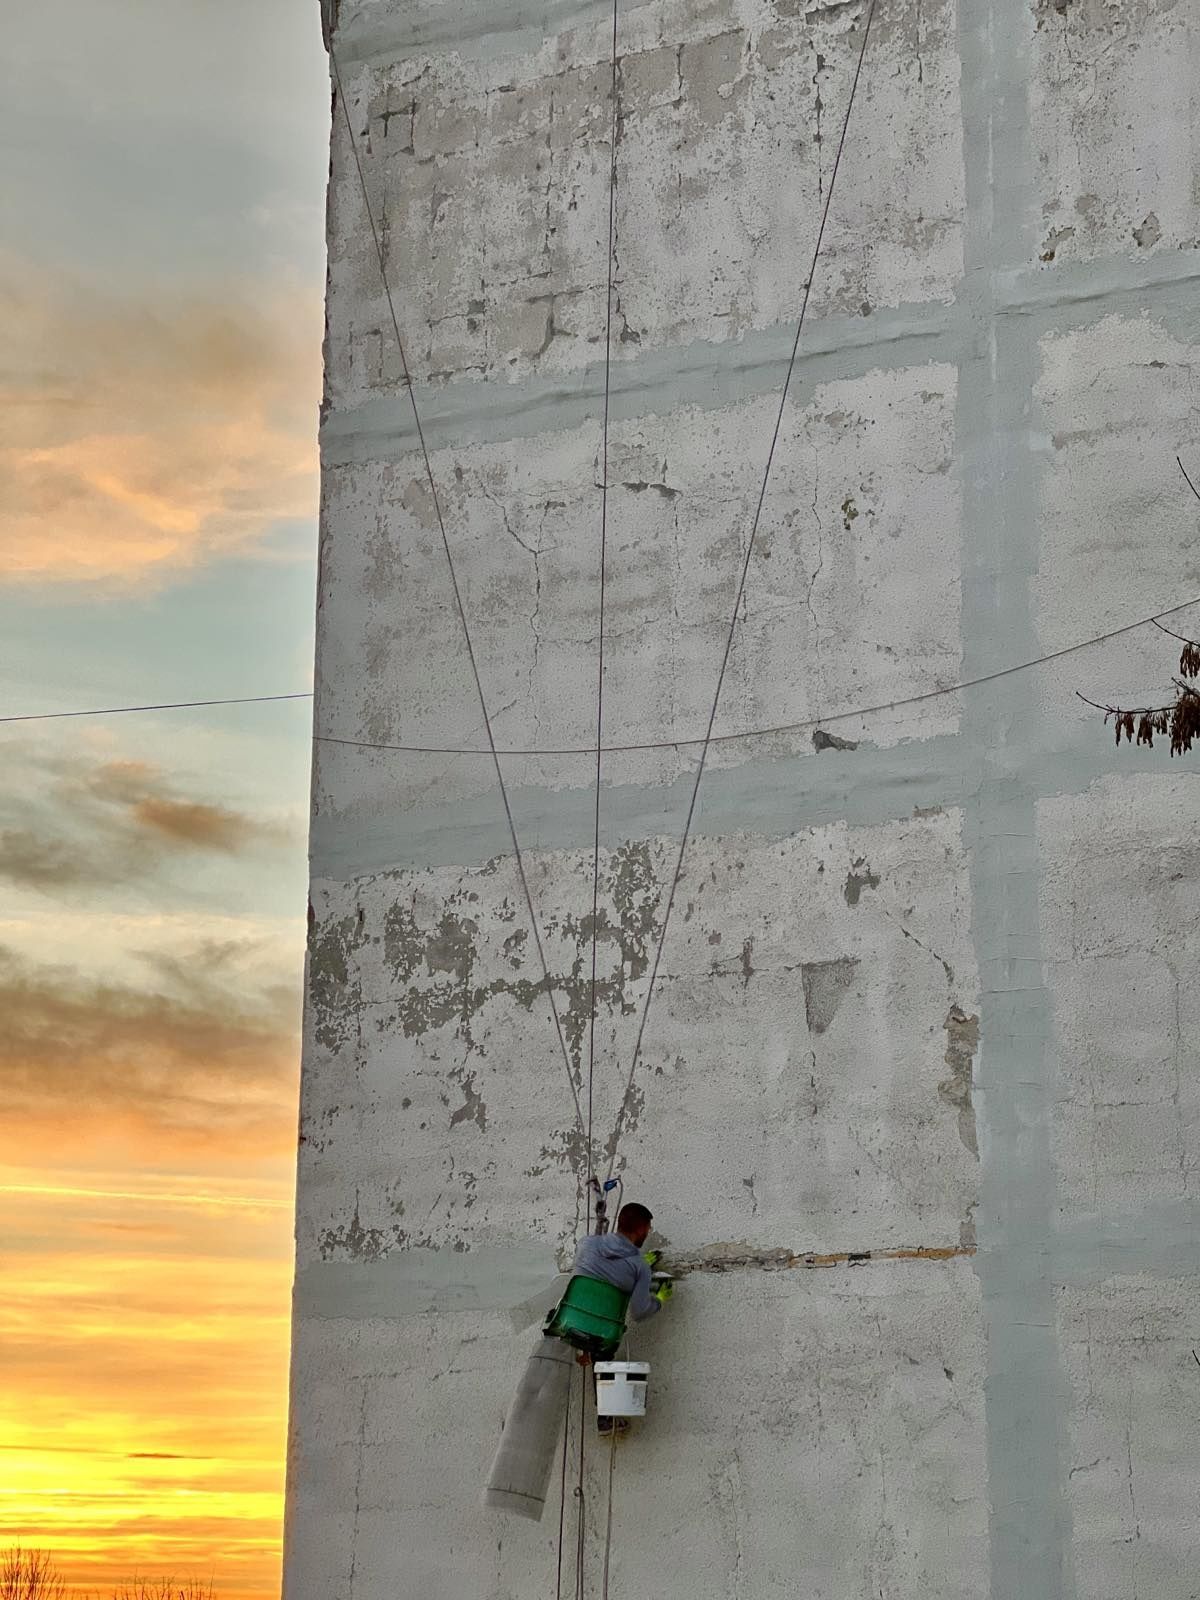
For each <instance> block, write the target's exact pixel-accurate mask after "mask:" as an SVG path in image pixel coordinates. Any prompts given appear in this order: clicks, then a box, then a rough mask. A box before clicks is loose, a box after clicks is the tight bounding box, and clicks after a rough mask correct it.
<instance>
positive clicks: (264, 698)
mask: <svg viewBox="0 0 1200 1600" xmlns="http://www.w3.org/2000/svg"><path fill="white" fill-rule="evenodd" d="M1163 614H1164V616H1165V615H1166V613H1165V612H1164V613H1163ZM311 699H312V690H311V689H300V690H297V692H296V693H295V694H243V695H237V696H235V697H234V698H233V699H230V700H164V701H163V702H162V703H161V704H159V705H144V706H98V707H96V708H95V709H94V710H87V711H31V712H24V713H21V714H19V715H17V716H11V717H0V722H57V721H59V720H61V719H62V718H63V717H129V716H133V715H134V714H135V713H136V712H139V711H191V710H192V709H193V708H195V707H197V706H261V705H270V704H272V703H273V702H275V701H277V700H311Z"/></svg>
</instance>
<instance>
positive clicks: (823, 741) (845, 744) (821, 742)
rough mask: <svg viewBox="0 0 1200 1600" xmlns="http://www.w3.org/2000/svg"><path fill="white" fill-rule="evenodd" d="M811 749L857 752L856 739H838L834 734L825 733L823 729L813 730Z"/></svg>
mask: <svg viewBox="0 0 1200 1600" xmlns="http://www.w3.org/2000/svg"><path fill="white" fill-rule="evenodd" d="M812 742H813V749H814V750H817V751H820V750H857V749H858V740H857V739H839V738H838V736H837V734H836V733H826V732H825V730H824V728H814V729H813V736H812Z"/></svg>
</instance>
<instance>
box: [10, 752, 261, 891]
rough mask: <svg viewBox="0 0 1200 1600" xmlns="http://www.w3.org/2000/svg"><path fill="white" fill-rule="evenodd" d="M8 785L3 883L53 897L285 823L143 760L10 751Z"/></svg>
mask: <svg viewBox="0 0 1200 1600" xmlns="http://www.w3.org/2000/svg"><path fill="white" fill-rule="evenodd" d="M8 777H9V784H8V787H7V788H6V789H5V790H4V791H3V792H0V880H6V881H7V882H9V883H11V884H13V885H15V886H17V887H20V888H26V889H35V890H39V891H41V892H43V893H47V894H54V893H58V892H61V891H66V890H71V889H99V888H105V887H108V886H112V885H116V884H127V883H131V882H139V881H144V880H146V879H149V878H152V877H154V876H155V874H156V873H158V872H159V871H160V870H161V869H162V868H163V866H164V865H165V864H166V863H167V862H169V861H170V859H171V858H173V857H181V856H186V855H197V854H204V853H208V854H219V855H227V856H229V855H243V854H247V853H249V852H251V851H254V850H261V849H263V848H266V847H270V846H273V845H278V844H280V843H282V842H283V841H284V839H285V838H286V837H287V835H286V831H285V830H284V829H283V828H281V827H280V826H279V825H278V824H277V823H274V822H270V821H267V820H265V819H263V818H260V817H254V816H252V815H250V814H249V813H248V812H245V811H240V810H237V809H236V808H234V807H230V806H224V805H220V804H216V803H214V802H211V801H207V800H201V799H198V798H195V797H192V796H189V795H185V794H181V793H180V792H179V791H178V790H177V788H176V787H175V786H174V785H173V784H172V783H171V782H170V780H169V779H168V778H167V777H166V776H165V774H164V773H162V772H161V771H160V770H159V769H157V768H155V767H152V766H150V765H148V764H147V763H144V762H133V761H110V762H94V761H91V760H89V759H88V758H86V757H82V756H78V757H62V756H56V757H46V756H42V755H39V754H37V753H34V752H31V751H28V750H22V749H20V748H18V749H17V750H16V751H15V752H14V753H11V754H10V759H9V763H8Z"/></svg>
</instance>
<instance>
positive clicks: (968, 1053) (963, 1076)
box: [938, 1006, 979, 1157]
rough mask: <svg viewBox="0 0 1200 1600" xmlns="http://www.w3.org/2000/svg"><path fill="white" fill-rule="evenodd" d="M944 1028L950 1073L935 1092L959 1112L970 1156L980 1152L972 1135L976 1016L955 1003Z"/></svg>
mask: <svg viewBox="0 0 1200 1600" xmlns="http://www.w3.org/2000/svg"><path fill="white" fill-rule="evenodd" d="M943 1027H944V1028H945V1030H946V1065H947V1066H948V1067H949V1068H950V1076H949V1077H948V1078H943V1079H942V1081H941V1083H939V1084H938V1094H939V1095H940V1096H941V1097H942V1099H943V1100H944V1101H945V1102H946V1104H947V1105H949V1106H953V1107H954V1108H955V1109H956V1110H957V1112H958V1133H959V1137H960V1138H961V1140H962V1142H963V1144H965V1145H966V1147H967V1149H968V1150H969V1151H970V1152H971V1154H972V1155H973V1156H976V1157H978V1155H979V1141H978V1139H977V1137H976V1134H975V1107H974V1105H973V1104H972V1101H971V1074H972V1068H973V1066H974V1063H975V1052H976V1050H977V1049H978V1048H979V1018H978V1017H969V1016H968V1015H967V1014H966V1012H965V1011H961V1010H960V1009H959V1008H958V1006H951V1007H950V1013H949V1015H948V1016H947V1018H946V1020H945V1022H944V1023H943Z"/></svg>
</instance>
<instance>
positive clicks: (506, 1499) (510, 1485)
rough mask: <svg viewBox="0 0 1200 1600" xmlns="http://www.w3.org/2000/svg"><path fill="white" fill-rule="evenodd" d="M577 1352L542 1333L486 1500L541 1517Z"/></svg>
mask: <svg viewBox="0 0 1200 1600" xmlns="http://www.w3.org/2000/svg"><path fill="white" fill-rule="evenodd" d="M574 1358H575V1352H574V1351H573V1350H572V1349H571V1348H570V1347H569V1346H568V1345H565V1344H563V1342H562V1340H561V1339H547V1338H539V1339H538V1342H537V1344H536V1345H535V1346H534V1348H533V1351H532V1353H531V1354H530V1357H529V1360H528V1361H527V1362H526V1363H525V1371H524V1372H523V1373H522V1375H521V1381H520V1383H519V1384H518V1385H517V1392H516V1394H514V1395H513V1398H512V1404H511V1405H510V1406H509V1408H508V1415H507V1417H505V1419H504V1432H503V1433H502V1434H501V1435H500V1443H499V1444H498V1445H497V1447H496V1454H495V1456H494V1458H493V1460H492V1468H491V1471H490V1472H489V1473H488V1477H487V1486H486V1488H485V1489H484V1491H483V1503H484V1505H485V1506H490V1507H491V1508H492V1509H493V1510H496V1511H509V1512H512V1513H513V1515H514V1516H518V1517H528V1518H529V1519H530V1520H531V1521H532V1522H540V1521H541V1516H542V1511H543V1510H544V1508H545V1505H546V1493H547V1490H548V1489H549V1487H550V1473H551V1469H552V1467H553V1465H554V1457H555V1454H556V1451H557V1447H558V1441H559V1439H560V1438H561V1436H562V1430H563V1418H564V1417H565V1415H566V1409H567V1394H568V1391H569V1389H570V1384H571V1368H572V1366H573V1364H574Z"/></svg>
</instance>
